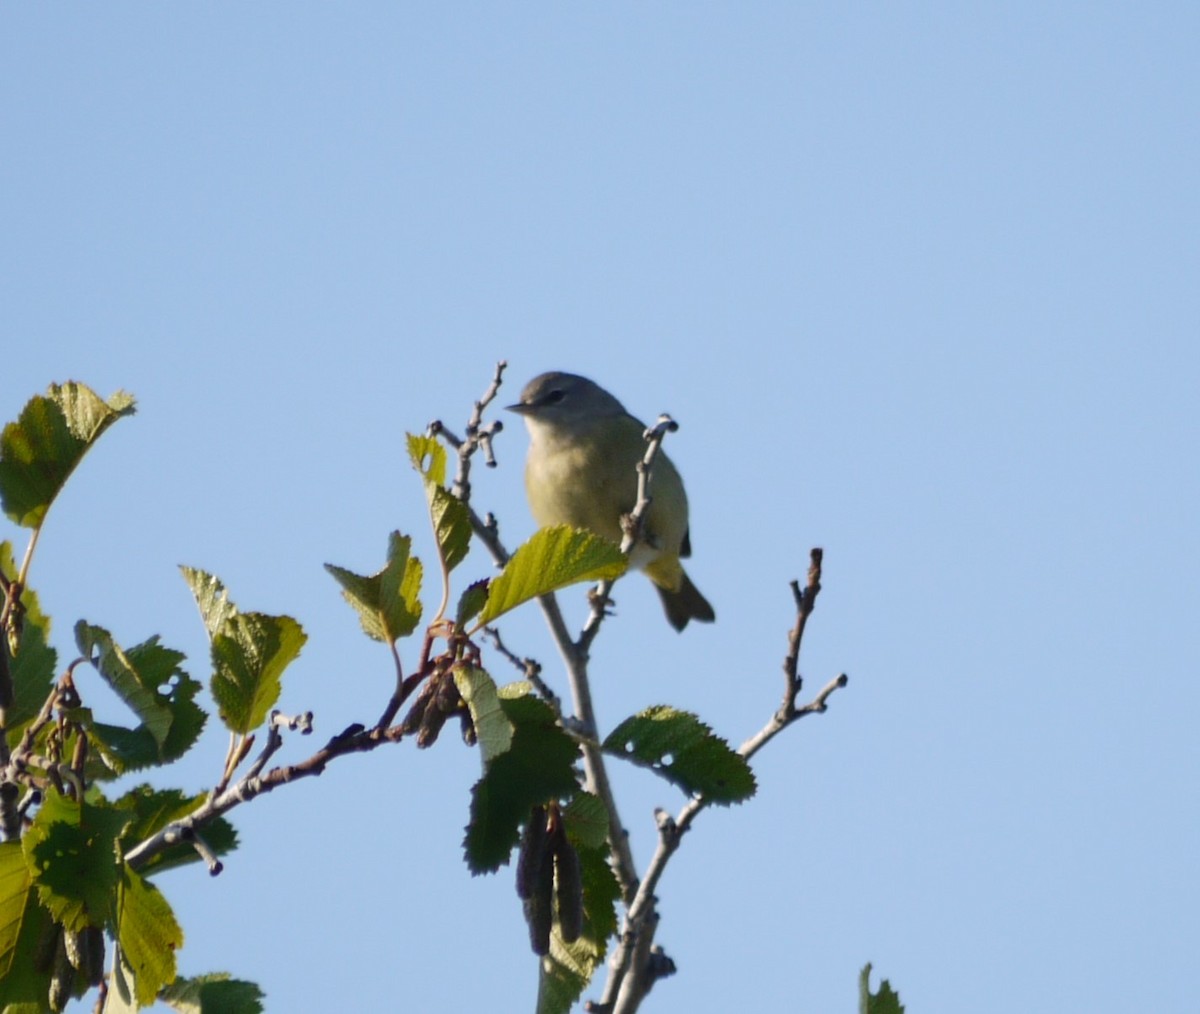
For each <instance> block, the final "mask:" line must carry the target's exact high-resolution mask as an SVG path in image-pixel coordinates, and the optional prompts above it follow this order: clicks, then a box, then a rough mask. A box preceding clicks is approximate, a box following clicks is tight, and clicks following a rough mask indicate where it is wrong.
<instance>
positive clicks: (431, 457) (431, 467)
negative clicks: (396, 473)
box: [408, 433, 446, 486]
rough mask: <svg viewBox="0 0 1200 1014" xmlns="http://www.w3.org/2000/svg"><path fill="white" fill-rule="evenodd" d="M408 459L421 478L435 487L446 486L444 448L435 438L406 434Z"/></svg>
mask: <svg viewBox="0 0 1200 1014" xmlns="http://www.w3.org/2000/svg"><path fill="white" fill-rule="evenodd" d="M408 457H409V460H410V461H412V464H413V468H415V469H416V470H417V471H418V472H420V473H421V477H422V478H423V479H425V480H426V481H427V482H432V483H433V484H434V485H435V486H445V485H446V448H444V447H443V446H442V445H441V443H440V442H439V441H438V439H437V437H427V436H418V435H417V434H415V433H409V434H408Z"/></svg>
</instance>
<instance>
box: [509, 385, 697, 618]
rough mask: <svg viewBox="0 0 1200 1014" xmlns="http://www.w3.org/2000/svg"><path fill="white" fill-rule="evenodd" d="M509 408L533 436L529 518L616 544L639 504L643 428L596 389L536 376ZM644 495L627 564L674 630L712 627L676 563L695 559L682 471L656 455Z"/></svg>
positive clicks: (527, 483) (527, 474)
mask: <svg viewBox="0 0 1200 1014" xmlns="http://www.w3.org/2000/svg"><path fill="white" fill-rule="evenodd" d="M508 409H509V411H512V412H515V413H517V414H518V415H520V416H521V417H522V418H524V420H525V425H526V427H527V428H528V430H529V438H530V442H529V456H528V458H527V459H526V462H525V493H526V495H527V497H528V498H529V507H530V510H531V512H532V513H533V517H534V520H535V521H537V523H538V524H539V525H542V526H543V527H546V526H550V525H570V526H572V527H574V528H582V529H587V530H588V531H590V532H593V533H594V534H596V535H599V536H602V537H603V538H606V539H608V540H610V541H612V542H616V543H620V542H621V537H622V529H621V517H622V515H624V514H628V513H630V512H631V511H632V510H633V508H634V505H635V503H636V500H637V483H638V474H637V463H638V462H639V461H640V460H641V458H642V457H643V455H644V454H645V450H646V442H645V432H646V428H645V426H643V425H642V423H640V422H639V421H638V420H637V419H635V418H634V417H633V416H632V415H630V414H629V413H628V412H627V411H625V407H624V406H623V405H622V404H621V403H620V402H619V401H618V400H617V399H616V398H614V397H613V396H612V395H611V394H609V393H608V391H606V390H605V389H604V388H602V387H601V386H600V385H599V384H596V383H594V382H593V381H591V380H588V379H587V378H586V377H581V376H578V375H577V374H574V373H563V372H559V371H554V372H550V373H543V374H540V375H539V376H537V377H534V378H533V380H531V381H529V383H528V384H526V385H525V387H524V389H523V390H522V391H521V396H520V401H518V402H517V403H516V404H515V405H509V406H508ZM650 497H651V503H650V508H649V510H648V511H647V512H646V515H645V518H644V522H643V529H642V534H641V540H640V541H639V543H638V544H637V545H635V546H634V547H633V548H632V549H631V551H630V554H629V562H630V566H632V567H634V568H637V569H640V570H642V571H644V572H645V574H646V576H647V577H649V578H650V580H651V581H652V582H653V583H654V586H655V588H656V589H657V590H658V594H659V597H660V598H661V599H662V603H663V608H664V609H665V611H666V614H667V620H668V621H669V622H670V624H671V626H672V627H674V628H675V629H676V630H678V631H682V630H683V629H684V627H686V626H687V625H688V622H689V621H690V620H698V621H700V622H703V623H711V622H713V621H714V620H715V619H716V613H715V612H714V611H713V607H712V606H711V605H710V604H709V602H708V600H707V599H706V598H705V597H704V596H703V595H702V594H701V593H700V591H699V589H697V588H696V586H695V585H694V584H692V581H691V579H690V578H689V577H688V576H687V573H686V572H685V571H684V569H683V565H682V564H681V563H680V562H679V561H680V558H681V557H688V556H691V553H692V546H691V539H690V536H689V532H688V502H687V494H686V493H685V492H684V489H683V480H682V479H681V478H680V476H679V472H678V470H677V469H676V468H675V466H674V464H672V463H671V459H670V458H668V457H667V456H666V454H664V453H662V452H661V451H660V452H659V454H658V456H657V457H656V458H655V460H654V465H653V467H652V470H651V476H650Z"/></svg>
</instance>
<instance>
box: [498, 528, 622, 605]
mask: <svg viewBox="0 0 1200 1014" xmlns="http://www.w3.org/2000/svg"><path fill="white" fill-rule="evenodd" d="M628 565H629V561H628V560H627V559H626V557H625V555H624V554H623V553H622V552H621V549H620V547H619V546H617V545H616V544H615V543H612V542H609V541H608V540H607V539H602V538H601V537H600V536H598V535H593V534H592V533H591V532H587V531H584V530H583V529H580V528H571V527H569V526H568V525H555V526H553V527H551V528H542V529H539V530H538V531H536V532H534V534H533V537H532V538H531V539H530V540H529V541H528V542H526V543H524V545H522V546H520V547H519V548H518V549H517V551H516V552H515V553H513V555H512V557H511V558H510V559H509V561H508V563H506V564H505V565H504V569H503V570H502V571H501V572H500V573H499V574H497V575H496V576H495V577H494V578H492V581H491V584H490V585H489V590H488V600H487V604H486V605H485V606H484V607H483V611H482V612H481V613H480V615H479V618H478V619H477V621H476V626H475V629H479V628H480V627H482V626H484V625H485V624H488V623H491V622H492V621H493V620H495V619H496V618H497V617H498V616H501V615H503V614H504V613H507V612H508V611H509V610H510V609H515V608H516V607H517V606H519V605H521V604H522V603H523V602H528V601H529V600H530V599H534V598H537V597H538V596H539V595H547V594H549V593H550V592H552V591H557V590H558V589H559V588H565V587H566V586H567V585H570V584H575V583H576V582H579V581H603V580H611V579H614V578H618V577H620V576H621V575H622V574H624V573H625V570H626V568H627V567H628Z"/></svg>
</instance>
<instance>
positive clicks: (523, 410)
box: [504, 401, 533, 415]
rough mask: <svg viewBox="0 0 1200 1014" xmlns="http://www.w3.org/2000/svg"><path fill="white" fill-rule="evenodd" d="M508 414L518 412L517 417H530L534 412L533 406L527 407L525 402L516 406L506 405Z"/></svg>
mask: <svg viewBox="0 0 1200 1014" xmlns="http://www.w3.org/2000/svg"><path fill="white" fill-rule="evenodd" d="M504 410H505V411H506V412H516V413H517V415H529V413H530V412H532V411H533V406H532V405H526V404H525V403H524V402H523V401H518V402H517V403H516V404H515V405H505V406H504Z"/></svg>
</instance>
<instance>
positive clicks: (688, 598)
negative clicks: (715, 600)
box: [651, 569, 717, 630]
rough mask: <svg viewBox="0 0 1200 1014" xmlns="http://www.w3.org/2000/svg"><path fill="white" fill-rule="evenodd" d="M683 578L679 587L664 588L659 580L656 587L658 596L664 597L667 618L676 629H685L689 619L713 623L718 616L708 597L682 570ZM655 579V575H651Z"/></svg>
mask: <svg viewBox="0 0 1200 1014" xmlns="http://www.w3.org/2000/svg"><path fill="white" fill-rule="evenodd" d="M680 574H681V577H682V578H683V580H681V581H680V582H679V587H678V588H676V589H674V590H672V589H670V588H664V587H663V586H662V585H661V584H659V583H658V582H657V581H655V582H654V587H655V588H657V589H658V597H659V598H661V599H662V604H663V608H664V609H665V610H666V611H667V619H668V620H669V621H670V624H671V626H672V627H674V628H675V629H676V630H683V628H684V627H686V626H687V625H688V620H699V621H700V622H701V623H712V622H713V620H715V619H716V618H717V614H716V613H715V612H713V607H712V606H711V605H709V602H708V599H706V598H705V597H704V596H703V595H701V594H700V589H699V588H697V587H696V586H695V585H694V584H692V581H691V578H689V577H688V576H687V574H686V573H683V571H682V569H681V570H680ZM651 579H652V580H653V575H651Z"/></svg>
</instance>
